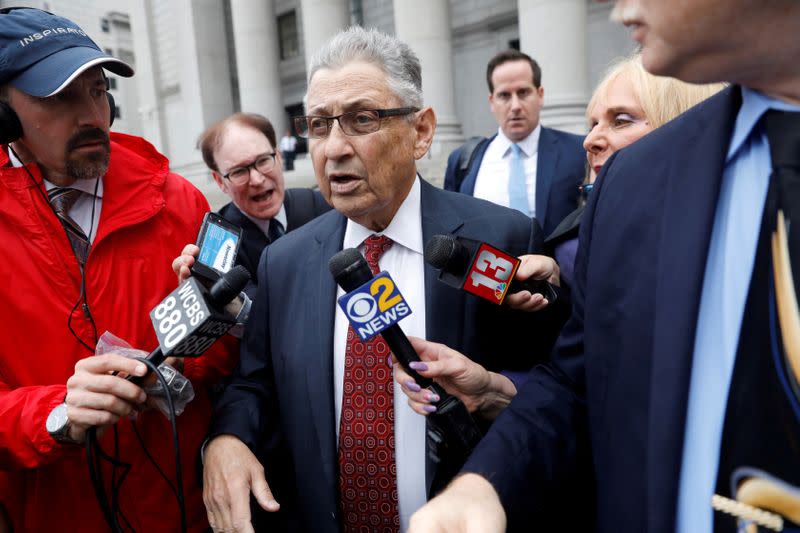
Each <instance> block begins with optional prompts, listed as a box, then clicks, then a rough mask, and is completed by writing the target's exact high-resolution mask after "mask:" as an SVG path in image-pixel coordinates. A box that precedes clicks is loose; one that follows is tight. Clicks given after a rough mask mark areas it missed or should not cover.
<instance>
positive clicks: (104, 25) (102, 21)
mask: <svg viewBox="0 0 800 533" xmlns="http://www.w3.org/2000/svg"><path fill="white" fill-rule="evenodd" d="M100 29H101V30H103V33H108V32H109V31H111V24H110V23H109V22H108V19H106V18H103V19H100Z"/></svg>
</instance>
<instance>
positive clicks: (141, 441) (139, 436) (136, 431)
mask: <svg viewBox="0 0 800 533" xmlns="http://www.w3.org/2000/svg"><path fill="white" fill-rule="evenodd" d="M131 427H133V434H134V435H136V440H138V441H139V446H141V448H142V451H144V455H145V456H146V457H147V460H148V461H150V464H152V465H153V466H154V467H155V469H156V470H157V471H158V474H159V475H160V476H161V479H163V480H164V481H166V483H167V485H168V486H169V490H170V491H172V494H174V495H175V498H176V499H177V498H178V491H177V490H176V489H175V485H173V484H172V481H170V479H169V476H167V474H165V473H164V470H162V469H161V466H159V464H158V463H157V462H156V460H155V458H154V457H153V456H152V455H151V454H150V452H149V451H148V450H147V445H146V444H145V443H144V439H143V438H142V434H141V433H139V428H138V426H137V425H136V421H135V420H132V421H131Z"/></svg>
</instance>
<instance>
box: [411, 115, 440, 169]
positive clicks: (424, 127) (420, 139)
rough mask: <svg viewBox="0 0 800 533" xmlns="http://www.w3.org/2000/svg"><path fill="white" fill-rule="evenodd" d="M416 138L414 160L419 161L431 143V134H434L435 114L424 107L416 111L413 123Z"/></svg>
mask: <svg viewBox="0 0 800 533" xmlns="http://www.w3.org/2000/svg"><path fill="white" fill-rule="evenodd" d="M414 131H415V134H416V137H415V139H414V159H421V158H422V156H424V155H425V154H426V153H428V149H429V148H430V147H431V143H432V142H433V134H434V133H435V132H436V114H435V113H434V112H433V109H431V108H430V107H426V108H425V109H423V110H421V111H417V119H416V122H415V123H414Z"/></svg>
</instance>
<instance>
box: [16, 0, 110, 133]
mask: <svg viewBox="0 0 800 533" xmlns="http://www.w3.org/2000/svg"><path fill="white" fill-rule="evenodd" d="M17 9H36V8H32V7H5V8H3V9H0V15H5V14H7V13H10V12H12V11H15V10H17ZM38 11H44V10H43V9H40V10H38ZM45 13H48V14H50V15H52V13H50V12H49V11H45ZM103 79H104V80H105V82H106V98H108V107H109V110H110V117H111V120H110V122H109V124H108V125H109V126H112V125H114V109H115V108H116V104H115V102H114V96H113V95H112V94H111V93H110V92H108V88H109V82H108V77H106V73H105V72H103ZM22 134H23V132H22V123H21V122H20V121H19V117H18V116H17V113H16V112H15V111H14V110H13V109H12V108H11V106H10V105H8V104H7V103H6V102H3V101H0V144H10V143H12V142H14V141H16V140H17V139H19V138H20V137H22Z"/></svg>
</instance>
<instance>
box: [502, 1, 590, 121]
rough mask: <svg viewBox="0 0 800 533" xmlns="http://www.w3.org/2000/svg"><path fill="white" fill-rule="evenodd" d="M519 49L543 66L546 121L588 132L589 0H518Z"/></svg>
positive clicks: (544, 119) (543, 118)
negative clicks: (587, 23) (587, 52)
mask: <svg viewBox="0 0 800 533" xmlns="http://www.w3.org/2000/svg"><path fill="white" fill-rule="evenodd" d="M517 9H518V12H519V35H520V49H521V50H522V51H523V52H525V53H526V54H528V55H530V56H531V57H533V58H534V59H535V60H536V61H537V62H538V63H539V65H540V66H541V67H542V85H543V86H544V109H542V123H543V124H544V125H546V126H549V127H552V128H558V129H563V130H567V131H572V132H575V133H581V134H583V133H585V132H586V120H585V119H584V112H585V110H586V104H587V101H588V89H589V83H588V72H589V68H588V62H587V58H586V32H587V29H586V18H587V14H586V10H587V5H586V0H517Z"/></svg>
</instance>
